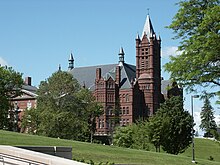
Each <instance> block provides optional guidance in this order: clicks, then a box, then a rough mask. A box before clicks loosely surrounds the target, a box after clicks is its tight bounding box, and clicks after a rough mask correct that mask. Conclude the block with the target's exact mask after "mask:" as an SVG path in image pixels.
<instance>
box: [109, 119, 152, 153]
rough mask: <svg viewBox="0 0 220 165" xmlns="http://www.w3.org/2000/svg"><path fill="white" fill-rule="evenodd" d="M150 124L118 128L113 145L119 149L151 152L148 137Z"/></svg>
mask: <svg viewBox="0 0 220 165" xmlns="http://www.w3.org/2000/svg"><path fill="white" fill-rule="evenodd" d="M147 127H148V122H147V121H142V122H138V123H136V124H132V125H128V126H124V127H116V131H115V132H114V136H113V137H114V138H113V143H114V145H117V146H119V147H126V148H134V149H143V150H149V140H148V135H147Z"/></svg>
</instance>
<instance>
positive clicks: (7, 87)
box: [0, 66, 23, 130]
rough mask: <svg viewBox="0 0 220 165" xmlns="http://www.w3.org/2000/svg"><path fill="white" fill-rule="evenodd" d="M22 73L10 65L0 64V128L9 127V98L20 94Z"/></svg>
mask: <svg viewBox="0 0 220 165" xmlns="http://www.w3.org/2000/svg"><path fill="white" fill-rule="evenodd" d="M22 84H23V80H22V74H21V73H19V72H16V71H15V70H13V69H12V68H11V67H1V66H0V129H9V130H10V125H9V119H8V111H9V110H10V109H12V108H13V107H12V105H11V103H10V100H11V99H12V98H14V97H17V96H19V95H20V94H21V87H22Z"/></svg>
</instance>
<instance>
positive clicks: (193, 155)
mask: <svg viewBox="0 0 220 165" xmlns="http://www.w3.org/2000/svg"><path fill="white" fill-rule="evenodd" d="M193 98H199V95H193V96H191V110H192V118H193V121H192V163H196V161H195V144H194V129H193V127H194V117H193Z"/></svg>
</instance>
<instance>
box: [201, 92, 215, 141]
mask: <svg viewBox="0 0 220 165" xmlns="http://www.w3.org/2000/svg"><path fill="white" fill-rule="evenodd" d="M200 116H201V124H200V126H199V127H200V128H201V129H202V130H204V131H205V134H204V137H213V131H216V130H217V125H216V122H215V120H214V119H215V117H214V112H213V107H212V106H211V104H210V101H209V97H208V95H206V97H205V99H204V105H203V107H202V111H201V113H200Z"/></svg>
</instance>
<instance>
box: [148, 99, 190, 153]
mask: <svg viewBox="0 0 220 165" xmlns="http://www.w3.org/2000/svg"><path fill="white" fill-rule="evenodd" d="M192 122H193V119H192V116H191V115H190V114H189V113H188V112H187V111H184V109H183V100H182V98H181V97H178V96H175V97H171V98H170V99H168V100H166V101H165V102H164V103H163V104H161V107H160V109H159V110H158V111H157V113H156V115H155V116H153V117H152V118H151V119H150V121H149V128H148V132H149V140H150V141H151V143H153V144H154V145H155V147H159V146H160V145H161V146H162V148H163V150H164V151H166V152H167V153H171V154H178V153H182V152H184V151H185V149H186V148H187V147H188V146H189V145H190V143H191V140H192Z"/></svg>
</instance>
